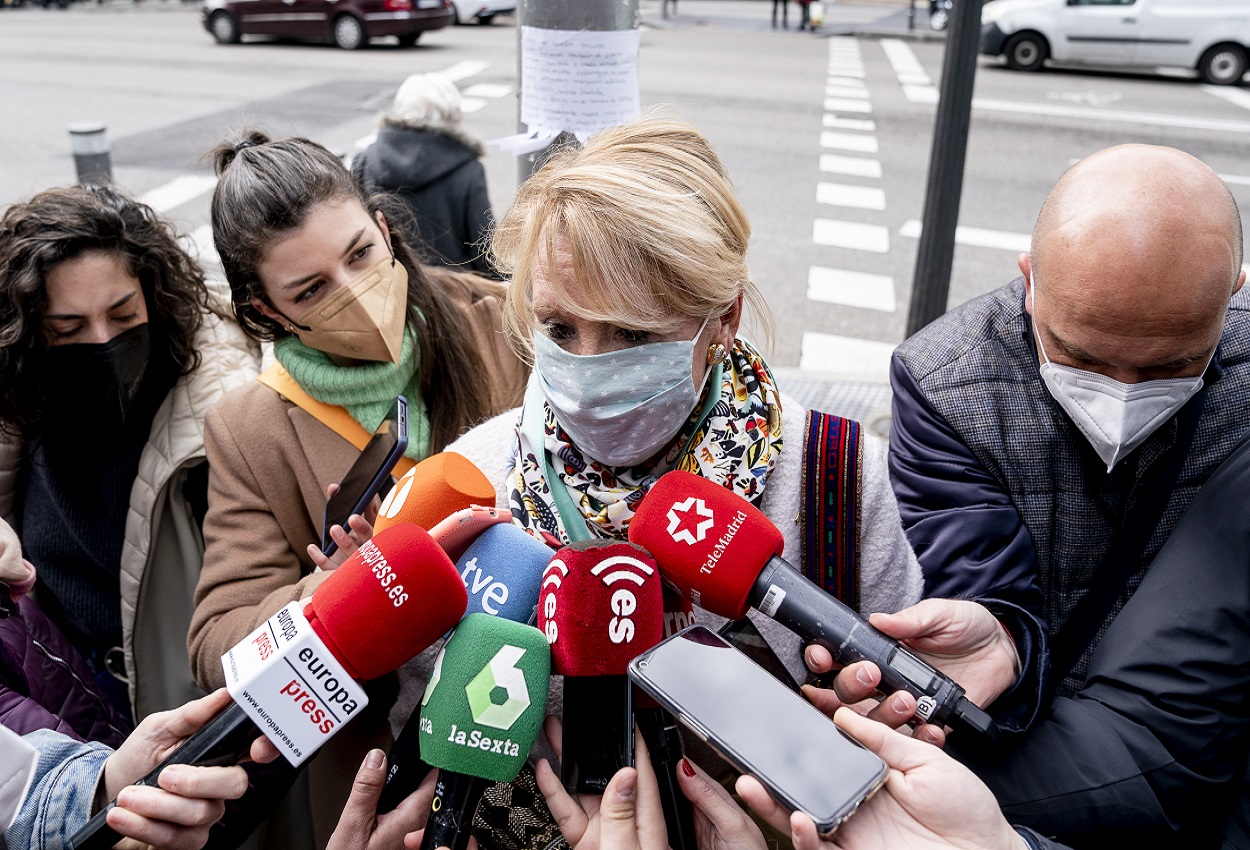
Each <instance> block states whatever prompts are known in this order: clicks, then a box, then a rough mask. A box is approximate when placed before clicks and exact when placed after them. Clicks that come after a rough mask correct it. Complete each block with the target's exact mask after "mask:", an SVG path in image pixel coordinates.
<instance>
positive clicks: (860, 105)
mask: <svg viewBox="0 0 1250 850" xmlns="http://www.w3.org/2000/svg"><path fill="white" fill-rule="evenodd" d="M825 109H826V110H828V111H829V112H864V113H866V112H872V104H871V103H869V102H868V101H866V100H850V99H849V98H844V97H827V98H825Z"/></svg>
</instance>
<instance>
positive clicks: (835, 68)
mask: <svg viewBox="0 0 1250 850" xmlns="http://www.w3.org/2000/svg"><path fill="white" fill-rule="evenodd" d="M828 71H829V76H831V77H850V78H851V79H855V80H862V79H863V78H864V66H863V65H830V66H829V69H828Z"/></svg>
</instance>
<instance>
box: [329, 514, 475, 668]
mask: <svg viewBox="0 0 1250 850" xmlns="http://www.w3.org/2000/svg"><path fill="white" fill-rule="evenodd" d="M467 603H468V598H467V594H466V593H465V589H464V583H463V582H461V581H460V574H459V573H457V572H456V566H455V564H453V563H452V562H451V559H449V558H448V557H447V555H446V553H444V552H443V550H442V549H441V548H439V545H438V544H437V543H435V542H434V540H433V539H432V538H431V537H430V535H429V534H428V533H426V532H425V531H424V530H423V529H421V528H419V527H418V526H415V525H395V526H392V527H390V528H388V529H386V530H384V531H379V532H378V533H377V534H374V535H373V539H371V540H369V541H368V542H367V543H365V545H364V546H361V547H360V549H359V550H358V551H357V552H356V553H355V554H353V555H352V556H351V557H350V558H348V559H347V560H346V561H344V562H343V564H342V565H340V566H339V567H338V568H336V569H335V570H334V571H333V572H332V573H331V574H330V577H329V578H327V579H326V580H325V581H323V582H322V583H321V584H320V585H319V586H318V587H317V589H316V590H314V591H313V595H312V599H311V600H309V602H308V605H307V606H306V608H305V610H304V616H305V617H307V618H308V621H309V623H311V624H312V627H313V630H314V631H315V632H316V633H317V636H318V637H320V638H321V640H322V641H323V642H324V643H325V645H326V647H327V648H328V649H329V650H330V651H331V652H333V653H334V657H335V658H337V659H338V660H339V662H340V663H341V664H342V665H343V666H344V667H346V668H347V671H348V672H349V673H351V674H352V676H353V677H355V678H357V679H360V680H361V681H368V680H370V679H376V678H377V677H378V676H381V675H382V674H384V673H389V672H390V671H392V670H394V669H395V668H397V667H399V665H401V664H403V663H404V662H405V661H407V660H408V659H409V658H412V657H413V656H414V655H416V654H417V653H418V652H421V651H422V650H423V649H425V648H426V647H428V646H430V645H431V644H432V643H434V641H436V640H438V639H439V637H441V636H442V635H443V634H445V633H446V632H447V630H448V629H450V628H452V627H453V626H454V625H455V624H456V623H457V621H459V619H460V618H461V617H462V616H464V610H465V606H466V604H467Z"/></svg>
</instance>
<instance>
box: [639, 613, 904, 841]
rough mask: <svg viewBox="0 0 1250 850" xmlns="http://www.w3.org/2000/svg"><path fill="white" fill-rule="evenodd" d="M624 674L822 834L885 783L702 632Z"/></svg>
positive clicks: (848, 746)
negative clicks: (809, 819)
mask: <svg viewBox="0 0 1250 850" xmlns="http://www.w3.org/2000/svg"><path fill="white" fill-rule="evenodd" d="M629 676H630V678H631V679H633V681H634V682H635V683H636V684H637V685H638V687H640V688H642V689H643V690H644V691H646V692H647V693H648V694H650V695H651V696H652V697H653V698H655V700H656V701H657V702H659V703H660V704H661V705H662V706H664V707H665V708H667V709H668V710H669V711H671V712H672V713H673V714H675V715H677V719H678V720H679V721H680V722H681V723H683V724H684V725H685V726H687V727H688V728H689V729H690V730H691V731H692V732H693V733H694V734H695V735H697V736H698V737H699V738H701V739H702V740H704V741H706V742H707V743H708V744H710V745H711V746H712V747H714V748H715V749H716V750H717V752H719V753H720V754H721V755H722V756H724V757H725V758H726V759H727V760H728V761H729V763H730V764H732V765H733V766H734V767H735V768H737V769H738V770H740V771H742V772H743V773H749V774H751V775H752V776H754V777H755V778H757V779H759V780H760V782H762V783H763V784H764V787H765V788H767V789H768V790H769V792H770V793H771V794H772V795H773V797H774V798H775V799H776V800H777V801H778V802H779V803H781V804H782V805H783V806H786V807H787V808H789V809H791V810H792V811H801V812H804V813H806V814H808V815H810V816H811V818H812V820H813V821H815V822H816V828H817V829H818V830H820V832H821V834H822V835H828V834H829V833H831V832H833V830H835V829H837V827H838V825H839V824H840V823H842V821H844V820H845V819H846V818H847V817H849V816H850V815H851V813H852V812H854V811H855V809H857V808H858V807H859V805H860V803H862V802H863V801H864V800H866V799H868V798H869V797H870V796H872V794H873V792H875V791H876V790H877V789H878V788H880V787H881V784H882V783H883V782H884V781H885V777H886V765H885V762H883V761H882V760H881V759H880V758H878V757H877V755H876V754H875V753H872V752H870V751H868V750H867V749H865V748H864V747H863V746H862V745H860V744H859V742H857V741H855V740H854V739H853V738H851V737H850V736H849V735H847V734H845V733H844V732H843V731H842V730H841V729H839V728H838V727H837V726H835V725H834V723H833V721H832V720H830V719H829V718H828V717H826V716H825V715H823V714H821V713H820V711H818V710H817V709H816V708H815V707H814V706H813V705H811V703H809V702H808V701H807V700H805V699H803V697H801V696H799V695H798V694H796V693H794V692H793V691H791V690H790V689H789V688H787V687H786V686H785V685H783V684H782V683H781V682H779V681H777V680H776V679H775V678H774V677H773V676H772V675H771V674H770V673H769V672H768V671H766V670H765V669H764V668H763V667H761V666H759V665H758V664H756V663H755V662H754V661H752V660H751V659H749V658H747V656H745V655H744V654H743V653H742V652H740V651H738V650H737V649H735V648H734V647H733V646H732V645H730V644H729V643H728V642H727V641H726V640H725V639H724V638H722V637H721V636H720V635H718V634H716V633H715V632H713V631H711V630H710V629H707V628H705V627H704V626H691V627H690V628H688V629H683V630H682V631H680V632H678V633H677V634H675V635H673V636H672V637H671V638H668V639H667V640H665V641H663V642H662V643H659V644H657V645H656V646H655V647H653V648H652V649H650V650H648V651H647V652H644V653H642V654H641V655H639V656H638V657H637V658H635V659H634V660H633V662H632V663H631V664H630V665H629Z"/></svg>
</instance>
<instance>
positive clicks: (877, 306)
mask: <svg viewBox="0 0 1250 850" xmlns="http://www.w3.org/2000/svg"><path fill="white" fill-rule="evenodd" d="M807 297H808V298H809V299H811V300H812V301H825V302H828V303H830V304H841V305H843V306H846V307H862V308H864V309H866V310H880V311H882V312H885V313H893V312H894V311H895V309H896V308H897V305H896V303H895V300H894V278H892V277H888V276H886V275H880V274H865V273H864V272H853V271H847V270H846V269H826V268H822V267H821V266H812V267H811V268H810V269H809V270H808V272H807Z"/></svg>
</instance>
